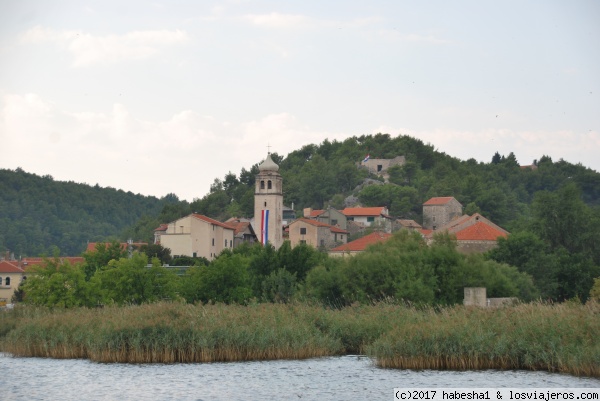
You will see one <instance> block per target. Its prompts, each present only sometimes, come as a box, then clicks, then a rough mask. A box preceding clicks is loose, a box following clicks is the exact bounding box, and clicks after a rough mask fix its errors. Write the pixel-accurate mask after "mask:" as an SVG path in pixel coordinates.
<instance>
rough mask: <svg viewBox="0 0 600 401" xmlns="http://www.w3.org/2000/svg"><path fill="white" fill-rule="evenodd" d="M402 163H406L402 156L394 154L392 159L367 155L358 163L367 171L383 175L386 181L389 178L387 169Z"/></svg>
mask: <svg viewBox="0 0 600 401" xmlns="http://www.w3.org/2000/svg"><path fill="white" fill-rule="evenodd" d="M404 164H406V158H405V157H404V156H396V157H394V158H393V159H372V158H371V157H370V156H369V155H367V157H365V158H364V160H363V161H361V162H360V165H361V166H362V167H363V168H366V169H367V170H369V173H371V174H376V175H379V176H381V177H383V179H384V180H385V181H386V182H387V181H388V180H389V173H388V169H389V168H390V167H393V166H403V165H404Z"/></svg>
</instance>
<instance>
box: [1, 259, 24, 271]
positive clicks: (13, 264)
mask: <svg viewBox="0 0 600 401" xmlns="http://www.w3.org/2000/svg"><path fill="white" fill-rule="evenodd" d="M17 263H18V262H17V261H10V262H8V261H5V260H4V261H2V262H0V273H24V271H23V269H21V268H20V267H19V266H18V265H17Z"/></svg>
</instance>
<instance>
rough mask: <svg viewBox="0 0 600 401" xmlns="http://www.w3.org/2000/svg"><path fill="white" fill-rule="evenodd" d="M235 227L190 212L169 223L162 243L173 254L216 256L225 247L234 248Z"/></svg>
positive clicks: (161, 240)
mask: <svg viewBox="0 0 600 401" xmlns="http://www.w3.org/2000/svg"><path fill="white" fill-rule="evenodd" d="M234 233H235V228H233V227H231V226H230V225H228V224H225V223H222V222H220V221H217V220H214V219H211V218H210V217H206V216H204V215H201V214H195V213H193V214H190V215H188V216H185V217H182V218H180V219H178V220H175V221H173V222H170V223H168V225H167V230H166V231H165V232H164V233H163V234H161V236H160V244H161V245H162V246H163V247H165V248H169V249H170V250H171V255H173V256H192V257H204V258H206V259H208V260H213V259H214V258H216V257H217V256H218V255H219V254H220V253H221V252H222V251H223V250H224V249H229V248H233V237H234Z"/></svg>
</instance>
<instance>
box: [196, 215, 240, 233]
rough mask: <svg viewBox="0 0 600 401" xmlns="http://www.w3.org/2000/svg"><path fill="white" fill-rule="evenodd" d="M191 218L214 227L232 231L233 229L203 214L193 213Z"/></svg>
mask: <svg viewBox="0 0 600 401" xmlns="http://www.w3.org/2000/svg"><path fill="white" fill-rule="evenodd" d="M192 216H194V217H195V218H197V219H200V220H202V221H205V222H207V223H210V224H214V225H215V226H219V227H223V228H227V229H228V230H233V229H234V228H233V227H231V226H229V225H227V224H225V223H221V222H220V221H217V220H215V219H211V218H210V217H206V216H205V215H203V214H196V213H193V214H192Z"/></svg>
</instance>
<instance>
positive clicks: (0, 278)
mask: <svg viewBox="0 0 600 401" xmlns="http://www.w3.org/2000/svg"><path fill="white" fill-rule="evenodd" d="M0 285H2V277H0Z"/></svg>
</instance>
